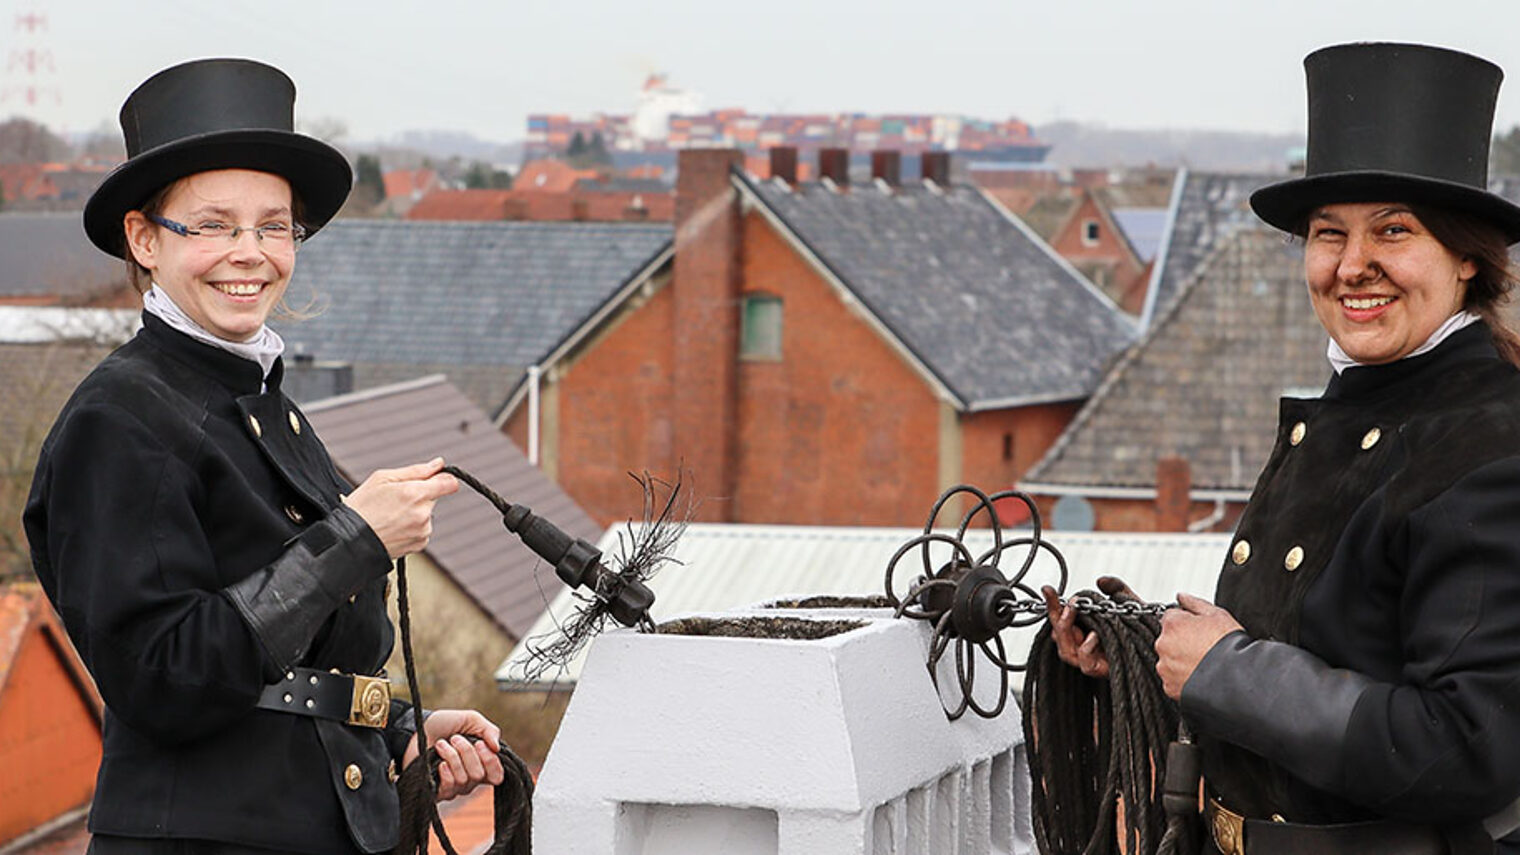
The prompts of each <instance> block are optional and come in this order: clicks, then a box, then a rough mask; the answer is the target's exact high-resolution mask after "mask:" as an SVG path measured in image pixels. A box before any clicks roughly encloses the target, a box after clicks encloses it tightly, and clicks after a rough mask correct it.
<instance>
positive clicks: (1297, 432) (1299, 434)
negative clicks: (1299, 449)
mask: <svg viewBox="0 0 1520 855" xmlns="http://www.w3.org/2000/svg"><path fill="white" fill-rule="evenodd" d="M1308 432H1309V426H1308V425H1306V424H1304V423H1303V422H1299V423H1298V424H1296V425H1294V426H1293V430H1292V432H1290V433H1289V434H1288V444H1289V445H1298V444H1299V443H1300V442H1303V441H1304V434H1306V433H1308Z"/></svg>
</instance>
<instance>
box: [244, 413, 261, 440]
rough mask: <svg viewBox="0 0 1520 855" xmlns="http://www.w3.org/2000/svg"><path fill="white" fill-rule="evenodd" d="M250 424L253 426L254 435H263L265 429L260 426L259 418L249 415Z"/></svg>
mask: <svg viewBox="0 0 1520 855" xmlns="http://www.w3.org/2000/svg"><path fill="white" fill-rule="evenodd" d="M248 426H249V427H251V428H253V435H254V436H263V435H264V429H263V428H262V427H260V426H259V420H258V419H257V418H254V417H253V416H249V417H248Z"/></svg>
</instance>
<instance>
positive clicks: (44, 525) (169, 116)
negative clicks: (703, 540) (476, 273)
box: [24, 60, 502, 855]
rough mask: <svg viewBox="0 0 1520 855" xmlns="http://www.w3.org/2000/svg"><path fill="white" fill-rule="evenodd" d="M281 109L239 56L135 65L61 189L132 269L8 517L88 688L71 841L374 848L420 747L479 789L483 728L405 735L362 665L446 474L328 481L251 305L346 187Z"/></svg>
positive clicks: (476, 723) (267, 291) (101, 851)
mask: <svg viewBox="0 0 1520 855" xmlns="http://www.w3.org/2000/svg"><path fill="white" fill-rule="evenodd" d="M294 100H295V87H294V85H293V84H292V83H291V82H290V79H289V78H287V77H286V76H285V75H284V74H283V73H281V72H280V71H279V70H277V69H275V68H272V67H270V66H267V65H264V64H262V63H257V62H250V61H247V60H200V61H196V62H190V63H186V64H184V65H179V66H175V67H173V68H170V69H167V70H165V71H163V72H160V73H159V74H157V75H154V76H153V77H152V78H150V79H149V80H148V81H147V82H145V83H143V84H142V85H141V86H139V87H138V88H137V90H136V91H134V92H133V93H132V95H131V96H130V97H128V99H127V102H126V104H125V105H124V106H123V107H122V115H121V124H122V129H123V132H124V134H125V136H126V143H127V151H128V153H129V155H130V157H129V159H128V160H127V162H126V163H124V164H122V165H121V166H120V167H118V168H117V169H116V170H115V171H114V172H112V173H111V174H110V175H109V176H107V177H106V179H105V181H104V182H102V183H101V185H100V187H99V189H98V190H97V191H96V192H95V194H94V196H92V197H91V199H90V201H89V203H88V205H87V206H86V208H85V214H84V220H85V230H86V233H87V234H88V235H89V236H90V239H91V240H92V241H93V242H94V243H95V245H96V246H98V247H100V248H101V249H102V250H104V251H106V252H108V253H110V254H112V255H116V256H119V257H122V258H127V259H129V260H130V263H131V264H132V265H133V270H134V271H135V273H136V274H137V275H136V277H135V281H137V282H138V283H139V290H141V291H142V292H143V309H144V311H143V328H142V330H141V332H139V333H138V335H137V336H136V337H135V338H134V339H133V340H132V341H130V342H128V343H127V344H125V345H123V346H122V347H121V348H119V349H118V350H116V352H114V353H113V354H111V355H110V356H109V357H107V359H106V360H105V361H104V362H102V363H101V365H100V366H99V367H98V368H96V369H95V371H93V372H92V373H91V374H90V375H89V377H87V378H86V379H85V380H84V382H82V383H81V384H80V386H79V388H78V389H77V390H76V392H75V393H74V396H73V397H72V398H71V399H70V400H69V402H68V404H67V405H66V406H65V407H64V410H63V412H62V413H61V414H60V415H59V416H58V420H57V422H56V423H55V424H54V426H53V429H52V431H51V432H50V433H49V435H48V438H47V440H46V441H45V443H44V444H43V448H42V452H41V455H40V457H39V459H38V462H37V468H36V476H35V480H34V481H33V484H32V492H31V496H30V497H29V499H28V501H27V506H26V512H25V517H24V521H25V526H26V533H27V539H28V541H29V543H30V546H31V551H32V562H33V565H34V567H35V569H36V571H37V577H38V579H39V580H40V581H41V582H42V585H43V588H44V589H45V590H46V591H47V594H48V596H49V598H50V599H51V600H52V602H53V604H54V605H55V607H56V608H57V609H58V612H59V614H60V615H61V616H62V618H63V622H64V625H65V626H66V627H67V629H68V631H69V636H70V638H71V639H72V640H73V642H74V644H75V646H76V647H77V648H78V649H79V653H80V655H81V657H82V658H83V659H84V661H85V663H86V664H87V665H88V667H89V669H90V673H91V674H92V676H93V677H94V678H95V681H96V683H97V685H98V686H99V688H100V693H101V696H102V697H103V698H104V700H105V703H106V716H105V719H106V720H105V728H104V734H105V751H104V756H103V758H102V760H101V766H100V773H99V777H98V783H97V786H96V792H95V800H94V803H93V804H92V805H91V809H90V830H91V831H92V832H93V833H94V835H95V836H94V838H93V839H92V841H91V843H90V851H91V852H92V853H95V854H96V855H113V853H114V855H123V853H127V854H128V855H138V854H139V853H159V852H175V853H186V852H194V853H237V855H251V853H261V852H307V853H355V852H369V853H373V852H382V851H385V850H388V849H390V848H392V847H393V846H395V845H396V842H397V837H398V835H397V831H398V823H399V804H398V799H397V793H396V788H395V781H396V779H397V777H398V775H399V771H398V770H399V769H400V768H402V767H405V766H406V765H407V764H408V763H411V762H413V761H414V760H415V759H416V758H417V757H418V756H420V751H421V749H422V748H425V747H432V748H434V749H436V751H437V756H438V757H439V758H440V760H441V761H442V762H441V764H440V766H439V773H438V778H439V788H438V790H439V794H440V796H441V797H442V798H452V797H453V796H455V795H458V794H461V793H466V792H469V791H470V790H471V789H473V788H474V787H475V786H477V785H478V784H481V783H487V782H488V783H493V784H494V783H499V782H500V781H501V780H502V768H501V761H500V759H499V757H498V755H497V752H496V744H497V740H498V739H499V738H500V732H499V730H498V729H497V728H496V726H495V725H494V724H492V723H491V722H489V721H487V720H486V719H485V718H484V717H483V716H481V715H480V714H479V713H477V712H473V711H465V710H438V711H434V712H432V713H430V714H428V715H427V716H426V717H425V724H424V727H425V730H426V731H427V733H426V737H427V740H428V741H432V740H437V741H436V742H433V744H432V745H431V746H428V744H427V742H422V743H421V744H420V745H419V736H420V734H418V732H417V731H418V729H419V728H418V722H417V718H418V717H417V715H416V713H415V711H414V710H413V709H412V708H411V706H410V705H409V704H407V703H404V702H402V701H400V700H399V699H392V698H391V696H390V683H389V681H388V680H387V679H386V677H385V675H384V673H383V671H382V670H381V669H382V666H383V665H384V664H385V661H386V659H387V657H388V656H389V654H390V651H391V644H392V639H393V635H394V633H393V630H392V627H391V624H390V621H389V619H388V617H387V614H386V598H387V595H388V593H387V592H388V590H389V585H388V584H387V582H386V576H387V573H388V572H389V571H390V569H391V566H392V565H391V562H392V560H393V559H395V558H398V557H400V556H403V555H406V554H408V553H412V552H416V551H418V550H421V549H422V548H424V547H425V546H426V545H427V543H428V539H429V536H430V534H431V531H432V512H433V507H434V504H435V503H436V502H437V500H438V499H439V498H440V497H442V496H444V495H446V494H448V493H451V492H453V491H455V490H456V489H458V482H457V481H455V479H454V477H453V476H452V475H449V474H447V473H445V472H443V471H442V469H443V465H444V464H443V461H442V460H441V459H435V460H431V461H428V462H426V463H417V464H413V465H410V466H404V467H401V468H398V469H387V470H380V471H377V472H375V473H374V474H372V475H371V476H370V477H369V478H367V479H365V481H364V482H363V483H362V484H360V485H358V486H357V487H354V486H352V485H350V484H348V483H347V482H345V481H344V480H343V479H342V478H341V477H340V476H339V475H338V473H337V471H336V469H335V468H334V467H333V464H332V461H331V459H330V458H329V457H328V455H327V450H326V449H325V448H324V447H323V445H322V442H321V440H320V439H319V438H318V437H317V436H316V434H315V432H314V431H313V430H312V429H311V425H310V423H309V422H308V421H307V419H306V417H305V415H304V414H303V413H302V412H301V411H300V409H299V408H298V407H297V406H296V405H295V403H294V402H292V401H291V400H290V399H289V398H287V397H285V395H284V394H283V393H282V392H281V391H280V383H281V380H282V379H283V375H284V367H283V363H282V362H281V359H280V354H281V351H282V349H283V347H284V343H283V342H282V341H281V340H280V337H279V336H278V335H277V334H275V333H274V332H273V331H272V330H270V329H269V327H267V326H266V325H265V321H266V320H267V319H268V318H269V315H270V312H271V311H273V310H274V308H275V307H276V306H277V305H278V304H279V302H280V299H281V297H282V296H283V295H284V293H285V289H286V287H287V285H288V284H289V282H290V276H291V273H292V271H293V270H294V267H295V262H296V248H297V246H298V245H299V243H300V241H301V239H302V238H303V237H304V236H305V235H306V234H309V233H315V232H317V231H318V230H320V229H321V228H322V227H323V225H325V224H326V223H327V221H328V219H329V218H331V217H332V216H333V214H334V213H335V212H336V211H337V210H338V208H339V206H341V205H342V203H343V200H344V198H345V197H346V195H347V193H348V190H349V185H350V183H351V175H350V171H349V167H348V163H347V161H345V160H344V159H343V156H342V155H341V154H339V153H338V152H337V151H336V150H335V149H333V148H331V147H330V146H328V145H326V144H325V143H322V142H319V141H317V140H314V139H311V138H309V137H305V136H302V135H300V134H296V133H294V132H293V131H292V127H293V110H294ZM466 736H470V737H477V738H478V739H479V742H477V743H474V744H472V743H471V742H470V741H469V740H468V739H467V738H466Z"/></svg>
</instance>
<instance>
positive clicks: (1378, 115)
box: [1251, 43, 1520, 243]
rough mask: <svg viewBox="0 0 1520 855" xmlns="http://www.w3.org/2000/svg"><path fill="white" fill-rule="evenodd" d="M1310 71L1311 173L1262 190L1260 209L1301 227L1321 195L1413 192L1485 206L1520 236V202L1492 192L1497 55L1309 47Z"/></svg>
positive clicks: (1411, 198)
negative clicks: (1482, 56)
mask: <svg viewBox="0 0 1520 855" xmlns="http://www.w3.org/2000/svg"><path fill="white" fill-rule="evenodd" d="M1304 72H1305V75H1306V77H1307V80H1308V86H1309V153H1308V163H1307V165H1306V168H1305V171H1304V177H1303V178H1299V179H1295V180H1293V181H1284V182H1282V183H1279V184H1273V185H1270V186H1267V187H1263V188H1261V189H1260V190H1257V191H1256V192H1255V193H1253V194H1252V195H1251V207H1252V208H1253V209H1254V210H1255V211H1256V215H1257V216H1259V217H1261V218H1262V219H1263V220H1266V221H1267V222H1268V223H1270V224H1272V225H1274V226H1276V227H1278V228H1280V229H1282V230H1284V231H1299V230H1301V229H1302V228H1303V227H1304V225H1305V221H1306V220H1307V218H1308V216H1309V214H1310V213H1311V212H1313V210H1314V209H1315V208H1317V207H1319V206H1320V205H1327V204H1331V203H1336V202H1413V203H1417V204H1425V205H1431V206H1436V207H1442V208H1448V209H1452V210H1457V211H1465V212H1468V213H1471V214H1475V215H1477V216H1479V217H1482V218H1483V219H1485V220H1487V221H1488V222H1490V223H1492V224H1493V225H1495V226H1497V227H1498V228H1499V229H1500V230H1501V231H1502V232H1503V233H1504V235H1505V237H1506V238H1507V239H1508V240H1509V242H1510V243H1514V242H1516V241H1520V207H1517V206H1515V205H1513V204H1511V203H1510V202H1508V201H1507V200H1505V199H1504V198H1502V197H1500V196H1496V195H1494V194H1493V193H1490V192H1488V146H1489V138H1490V136H1491V134H1492V133H1493V121H1494V101H1495V100H1496V99H1497V98H1498V95H1499V81H1501V80H1503V79H1504V72H1503V71H1501V70H1500V69H1499V67H1498V66H1497V65H1494V64H1493V63H1491V62H1489V61H1487V60H1484V59H1479V58H1478V57H1475V56H1471V55H1469V54H1465V53H1460V52H1458V51H1454V50H1446V49H1445V48H1436V47H1428V46H1425V45H1405V44H1385V43H1359V44H1347V45H1335V46H1333V47H1327V48H1322V49H1320V50H1317V51H1315V52H1314V53H1311V54H1309V55H1308V56H1307V57H1305V58H1304Z"/></svg>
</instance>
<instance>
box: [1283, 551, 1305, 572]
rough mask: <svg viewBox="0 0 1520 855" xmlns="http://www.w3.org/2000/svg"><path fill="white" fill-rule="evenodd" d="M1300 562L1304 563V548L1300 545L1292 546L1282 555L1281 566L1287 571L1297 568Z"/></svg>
mask: <svg viewBox="0 0 1520 855" xmlns="http://www.w3.org/2000/svg"><path fill="white" fill-rule="evenodd" d="M1302 563H1304V548H1303V547H1302V546H1295V547H1293V548H1292V549H1290V550H1288V554H1287V555H1285V556H1283V566H1284V567H1286V568H1288V572H1289V573H1292V572H1293V571H1294V570H1297V569H1298V565H1300V564H1302Z"/></svg>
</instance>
